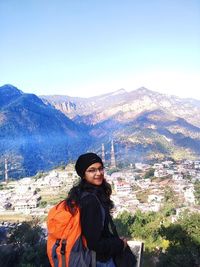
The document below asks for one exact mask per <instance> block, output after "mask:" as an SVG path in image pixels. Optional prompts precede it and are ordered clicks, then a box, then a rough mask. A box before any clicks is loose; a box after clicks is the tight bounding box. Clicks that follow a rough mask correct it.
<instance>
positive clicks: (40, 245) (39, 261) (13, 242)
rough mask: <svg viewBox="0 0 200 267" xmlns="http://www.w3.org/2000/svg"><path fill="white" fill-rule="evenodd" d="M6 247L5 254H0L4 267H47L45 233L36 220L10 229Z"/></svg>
mask: <svg viewBox="0 0 200 267" xmlns="http://www.w3.org/2000/svg"><path fill="white" fill-rule="evenodd" d="M6 247H7V249H6V251H7V253H5V252H3V253H0V262H1V263H2V266H4V267H10V266H12V267H15V266H16V267H25V266H26V267H28V266H30V267H49V262H48V259H47V255H46V240H45V233H44V231H43V229H42V228H41V227H40V226H39V224H38V221H37V220H33V221H31V222H23V223H22V224H20V225H16V226H15V227H14V228H13V229H11V230H10V233H9V238H8V246H6ZM1 252H2V251H1Z"/></svg>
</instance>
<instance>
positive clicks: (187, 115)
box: [41, 87, 200, 127]
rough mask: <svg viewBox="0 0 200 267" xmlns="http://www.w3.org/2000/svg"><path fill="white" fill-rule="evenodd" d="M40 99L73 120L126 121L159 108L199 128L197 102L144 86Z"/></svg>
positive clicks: (199, 119) (199, 107) (97, 121)
mask: <svg viewBox="0 0 200 267" xmlns="http://www.w3.org/2000/svg"><path fill="white" fill-rule="evenodd" d="M41 98H42V99H43V100H44V101H46V103H50V104H52V105H53V106H55V108H57V109H59V110H61V111H62V112H63V113H64V114H65V115H67V116H68V117H70V118H71V119H73V120H74V121H77V122H79V123H82V122H84V123H86V124H89V125H90V124H92V125H94V124H96V123H99V122H102V121H104V120H107V119H108V118H110V117H112V118H113V117H115V119H116V120H117V121H124V120H126V121H128V120H132V119H133V118H136V117H137V116H138V115H140V114H141V113H142V112H143V111H145V110H148V111H152V110H156V109H161V110H163V111H165V112H167V113H169V114H171V115H172V116H177V117H181V118H184V119H186V120H187V121H188V122H190V123H191V124H194V125H196V126H198V127H200V101H198V100H195V99H182V98H179V97H176V96H171V95H164V94H160V93H157V92H154V91H150V90H148V89H146V88H144V87H141V88H139V89H137V90H134V91H131V92H126V91H125V90H124V89H120V90H117V91H115V92H113V93H108V94H104V95H100V96H97V97H90V98H73V97H68V96H42V97H41Z"/></svg>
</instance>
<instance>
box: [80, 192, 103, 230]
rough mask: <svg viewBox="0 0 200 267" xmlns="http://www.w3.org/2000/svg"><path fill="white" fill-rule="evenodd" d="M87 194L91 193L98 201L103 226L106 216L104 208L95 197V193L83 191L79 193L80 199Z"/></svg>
mask: <svg viewBox="0 0 200 267" xmlns="http://www.w3.org/2000/svg"><path fill="white" fill-rule="evenodd" d="M88 195H92V196H94V197H95V198H96V200H97V201H98V203H99V206H100V209H101V215H102V227H104V223H105V217H106V212H105V209H104V207H103V205H102V203H101V201H100V199H99V198H98V197H97V195H95V194H94V193H90V192H83V193H82V195H81V199H83V198H84V197H86V196H88Z"/></svg>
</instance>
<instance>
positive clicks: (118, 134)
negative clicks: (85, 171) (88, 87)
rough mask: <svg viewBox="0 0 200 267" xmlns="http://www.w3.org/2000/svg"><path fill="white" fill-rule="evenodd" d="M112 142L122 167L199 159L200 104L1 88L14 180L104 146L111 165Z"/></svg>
mask: <svg viewBox="0 0 200 267" xmlns="http://www.w3.org/2000/svg"><path fill="white" fill-rule="evenodd" d="M111 140H113V141H114V148H115V154H116V160H117V162H118V164H119V165H127V164H129V163H134V162H138V161H142V162H152V161H158V160H161V159H166V158H168V159H169V158H170V159H185V158H187V159H199V157H200V101H198V100H195V99H181V98H179V97H176V96H170V95H163V94H160V93H157V92H154V91H150V90H148V89H147V88H144V87H142V88H139V89H137V90H134V91H131V92H127V91H125V90H124V89H120V90H117V91H115V92H112V93H108V94H104V95H100V96H96V97H90V98H79V97H70V96H61V95H52V96H45V95H42V96H36V95H33V94H25V93H23V92H22V91H20V90H19V89H17V88H16V87H14V86H12V85H4V86H2V87H0V153H1V154H0V160H1V163H2V164H3V161H4V158H5V157H7V158H8V159H9V158H10V162H12V168H13V172H12V175H13V177H20V176H24V175H27V174H28V175H33V174H35V173H36V172H38V171H41V170H46V169H49V168H53V167H55V166H56V165H60V164H62V163H66V162H69V161H71V160H72V161H73V160H74V159H75V158H76V157H77V155H78V154H80V153H82V152H85V151H95V152H97V153H99V154H100V153H101V145H102V144H104V146H105V152H106V155H105V158H106V164H109V159H110V146H111ZM2 166H3V165H2ZM2 170H3V167H2ZM2 175H3V174H2Z"/></svg>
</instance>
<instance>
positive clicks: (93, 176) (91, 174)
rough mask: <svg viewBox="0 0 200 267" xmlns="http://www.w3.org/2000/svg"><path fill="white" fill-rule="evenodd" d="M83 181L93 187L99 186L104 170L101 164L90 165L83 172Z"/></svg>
mask: <svg viewBox="0 0 200 267" xmlns="http://www.w3.org/2000/svg"><path fill="white" fill-rule="evenodd" d="M84 178H85V180H86V181H87V182H88V183H90V184H93V185H101V184H102V182H103V179H104V168H103V166H102V164H101V163H99V162H97V163H94V164H92V165H90V166H89V167H88V168H87V170H86V171H85V176H84Z"/></svg>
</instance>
